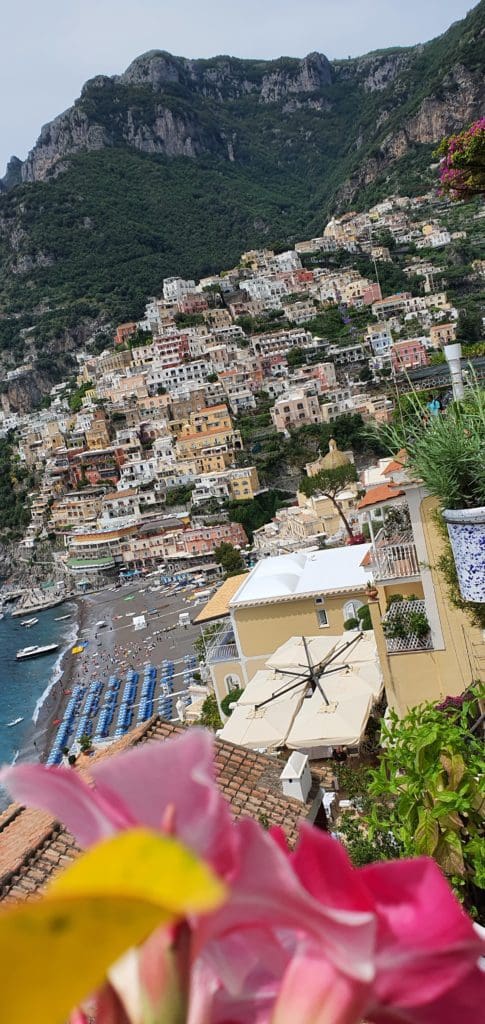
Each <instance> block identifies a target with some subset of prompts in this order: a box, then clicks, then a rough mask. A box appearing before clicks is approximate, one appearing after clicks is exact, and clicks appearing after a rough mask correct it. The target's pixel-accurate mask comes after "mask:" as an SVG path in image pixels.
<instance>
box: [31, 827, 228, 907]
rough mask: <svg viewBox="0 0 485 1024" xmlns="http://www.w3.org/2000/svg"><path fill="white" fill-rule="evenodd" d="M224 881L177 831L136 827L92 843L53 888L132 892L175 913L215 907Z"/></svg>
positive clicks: (79, 891)
mask: <svg viewBox="0 0 485 1024" xmlns="http://www.w3.org/2000/svg"><path fill="white" fill-rule="evenodd" d="M224 892H225V890H224V886H223V885H222V883H221V882H220V881H219V880H218V879H217V878H216V877H215V875H214V874H213V872H212V871H211V869H210V868H209V867H208V866H207V864H205V863H204V862H203V861H200V860H198V858H197V857H196V856H195V854H194V853H192V852H191V851H190V850H188V849H187V848H186V847H185V846H182V844H181V843H179V842H178V840H177V839H174V838H173V837H172V836H163V835H161V834H160V833H158V832H151V831H150V830H149V829H144V828H136V829H130V830H128V831H126V832H119V833H118V834H117V835H116V836H115V837H114V838H112V839H106V840H104V842H102V843H98V844H97V845H96V846H93V847H91V849H90V850H88V851H87V852H86V853H85V854H84V855H83V856H82V857H79V859H78V860H76V861H74V863H73V864H71V865H70V867H68V868H67V870H66V871H64V873H63V874H62V875H59V877H58V878H56V879H55V880H54V882H53V883H52V885H51V886H50V888H49V894H50V893H52V894H54V895H56V896H59V895H68V894H70V895H73V896H81V895H83V894H84V893H86V894H88V895H90V896H94V895H97V894H99V895H102V896H108V895H111V896H116V895H118V894H119V895H121V896H130V897H131V898H132V899H140V900H146V901H147V902H148V903H152V904H154V905H156V906H159V907H161V908H162V909H163V910H164V911H170V912H171V913H172V914H173V915H174V916H178V915H181V914H187V913H192V912H202V911H206V910H212V908H213V907H215V906H217V905H218V904H219V903H222V900H223V897H224Z"/></svg>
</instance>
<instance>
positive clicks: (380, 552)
mask: <svg viewBox="0 0 485 1024" xmlns="http://www.w3.org/2000/svg"><path fill="white" fill-rule="evenodd" d="M373 562H374V576H375V578H376V579H378V580H391V579H402V578H404V577H407V576H419V575H420V570H419V561H418V556H417V553H416V548H415V546H414V544H413V543H412V542H405V543H397V544H380V543H376V544H375V545H374V548H373Z"/></svg>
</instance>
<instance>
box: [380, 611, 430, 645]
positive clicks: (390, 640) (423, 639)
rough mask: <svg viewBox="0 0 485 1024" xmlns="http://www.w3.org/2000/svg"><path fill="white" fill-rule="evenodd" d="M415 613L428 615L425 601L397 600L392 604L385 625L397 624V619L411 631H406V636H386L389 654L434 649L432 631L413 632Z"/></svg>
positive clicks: (384, 620)
mask: <svg viewBox="0 0 485 1024" xmlns="http://www.w3.org/2000/svg"><path fill="white" fill-rule="evenodd" d="M415 614H418V615H424V616H426V605H425V602H424V601H395V602H394V603H393V604H392V605H391V607H390V608H389V611H388V612H387V614H386V615H385V616H384V619H383V625H384V627H385V626H386V625H387V624H389V625H392V623H393V622H394V623H396V624H397V620H399V625H401V626H402V627H404V631H405V630H406V627H407V628H408V629H409V632H407V631H406V632H405V635H404V636H386V645H387V653H388V654H409V653H411V652H412V651H431V650H433V642H432V640H431V633H430V632H428V633H426V634H425V635H424V636H423V635H420V636H418V635H417V634H416V633H413V632H412V621H413V620H412V617H413V615H415ZM384 632H385V628H384Z"/></svg>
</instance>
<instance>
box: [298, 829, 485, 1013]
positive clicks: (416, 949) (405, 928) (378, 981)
mask: <svg viewBox="0 0 485 1024" xmlns="http://www.w3.org/2000/svg"><path fill="white" fill-rule="evenodd" d="M292 862H293V867H294V870H295V872H296V874H297V875H298V877H299V879H300V880H301V882H302V883H303V885H304V886H305V887H306V888H307V890H308V891H309V892H311V893H312V895H313V896H314V897H315V899H316V900H318V901H319V902H321V903H323V904H324V905H325V906H326V907H327V908H328V906H329V905H332V904H335V905H337V906H340V907H346V908H347V909H348V908H349V907H351V906H354V907H355V909H359V910H361V909H363V908H364V907H366V908H367V909H372V911H373V913H374V914H375V917H376V920H377V941H376V952H375V968H376V974H375V979H374V982H373V985H372V997H371V999H370V1000H369V1001H368V1003H367V1005H366V1008H365V1016H366V1018H367V1019H368V1020H370V1021H375V1022H376V1024H388V1022H389V1024H391V1022H396V1024H397V1022H398V1021H399V1022H401V1021H402V1022H410V1024H411V1022H413V1024H414V1022H416V1024H418V1022H419V1024H438V1022H439V1024H448V1021H449V1022H450V1024H451V1022H452V1021H453V1022H455V1021H458V1020H459V1019H461V1018H460V1017H459V1016H458V1007H459V1005H460V1003H461V1001H462V1000H463V997H464V995H465V993H468V994H469V995H470V994H471V996H470V998H471V999H472V1000H473V999H475V1000H476V1003H475V1005H476V1006H478V1005H480V999H482V1000H483V999H484V998H485V975H484V974H483V973H482V972H481V971H480V970H479V969H478V966H477V961H478V957H479V955H480V952H481V951H483V944H482V943H481V941H480V938H479V936H478V934H477V932H476V930H475V929H474V927H473V925H472V922H471V921H470V919H469V918H468V917H467V915H466V914H465V913H464V911H463V910H462V908H461V907H460V904H459V903H458V902H457V900H456V899H455V897H454V896H453V894H452V892H451V889H450V888H449V886H448V884H447V882H446V881H445V879H444V877H443V875H442V874H441V871H440V870H439V868H438V867H437V865H436V864H435V862H434V861H432V860H430V859H429V858H426V857H420V858H418V859H416V860H409V861H390V862H388V863H377V864H372V865H370V866H368V867H365V868H360V869H359V870H356V869H355V868H353V867H352V865H351V864H350V861H349V860H348V857H347V854H346V853H345V851H344V850H343V848H342V847H341V846H339V844H337V843H335V841H334V840H332V839H330V838H329V837H328V836H326V835H325V834H323V833H321V832H318V831H317V830H316V829H312V828H310V827H309V826H308V825H303V826H302V828H301V834H300V842H299V844H298V846H297V849H296V852H295V854H294V855H293V857H292ZM290 972H292V974H291V977H290V981H289V983H291V987H292V988H293V986H294V985H296V986H297V987H298V986H299V985H300V984H301V980H302V979H303V977H304V976H305V973H306V968H305V965H304V964H303V965H302V969H301V974H302V979H300V981H299V980H298V979H297V978H296V975H295V969H294V968H293V969H292V968H290ZM480 993H481V995H480ZM284 995H285V983H284V984H283V989H282V994H281V996H280V998H281V999H283V998H284ZM316 1019H318V1018H316ZM282 1020H283V1018H282ZM278 1024H279V1021H278Z"/></svg>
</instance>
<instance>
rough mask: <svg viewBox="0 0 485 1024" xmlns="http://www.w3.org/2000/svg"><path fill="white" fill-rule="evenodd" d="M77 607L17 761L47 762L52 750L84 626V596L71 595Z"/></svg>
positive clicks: (72, 602) (71, 601)
mask: <svg viewBox="0 0 485 1024" xmlns="http://www.w3.org/2000/svg"><path fill="white" fill-rule="evenodd" d="M67 603H70V604H73V605H74V606H75V609H76V611H75V613H74V617H73V622H72V630H71V633H70V634H69V637H68V638H67V639H66V641H65V646H64V649H63V650H62V651H61V655H60V658H59V659H58V661H57V662H56V664H55V666H54V669H53V672H52V675H51V677H50V679H49V682H48V684H47V686H46V688H45V690H44V692H43V693H42V694H41V696H40V698H39V701H41V703H40V704H39V701H38V702H37V705H36V708H35V710H34V714H33V716H32V721H31V728H30V730H29V734H28V736H27V737H26V739H25V741H24V743H23V744H22V747H21V749H20V752H19V755H18V760H20V761H26V760H28V761H37V760H40V761H45V760H46V758H47V755H48V753H49V750H50V747H51V744H52V740H53V737H54V735H55V732H56V729H57V726H56V725H54V721H55V719H57V718H59V717H61V716H62V711H63V708H64V706H65V704H66V701H67V695H66V694H65V693H64V690H65V689H68V688H69V686H70V678H71V675H72V670H73V666H72V662H73V655H72V654H71V648H72V646H73V643H74V640H75V638H76V637H77V636H78V635H79V631H80V630H81V629H82V628H83V619H84V608H83V598H80V597H71V598H69V599H68V602H66V604H67Z"/></svg>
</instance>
